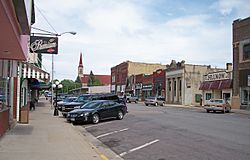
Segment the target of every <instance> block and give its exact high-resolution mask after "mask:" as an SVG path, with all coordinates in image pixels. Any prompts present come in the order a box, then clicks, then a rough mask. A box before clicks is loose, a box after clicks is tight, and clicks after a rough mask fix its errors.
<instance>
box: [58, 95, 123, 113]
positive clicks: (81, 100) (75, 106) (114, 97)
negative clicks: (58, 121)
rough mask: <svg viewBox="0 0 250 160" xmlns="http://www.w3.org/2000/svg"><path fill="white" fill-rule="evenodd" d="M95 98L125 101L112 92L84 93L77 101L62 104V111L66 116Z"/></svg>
mask: <svg viewBox="0 0 250 160" xmlns="http://www.w3.org/2000/svg"><path fill="white" fill-rule="evenodd" d="M93 100H112V101H114V102H118V103H122V104H123V103H124V102H123V101H120V100H119V98H118V96H117V95H115V94H110V93H106V94H105V93H101V94H83V95H81V96H79V97H78V98H77V99H76V100H75V101H73V102H70V103H66V104H64V105H63V106H62V109H61V112H62V114H63V116H64V117H66V115H67V113H68V112H70V111H72V110H74V109H79V108H80V107H81V106H82V105H84V104H85V103H87V102H89V101H93Z"/></svg>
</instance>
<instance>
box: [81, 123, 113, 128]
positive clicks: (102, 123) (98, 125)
mask: <svg viewBox="0 0 250 160" xmlns="http://www.w3.org/2000/svg"><path fill="white" fill-rule="evenodd" d="M109 123H112V122H106V123H100V124H95V125H91V126H86V127H84V128H85V129H87V128H91V127H97V126H102V125H105V124H109Z"/></svg>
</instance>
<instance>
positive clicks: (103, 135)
mask: <svg viewBox="0 0 250 160" xmlns="http://www.w3.org/2000/svg"><path fill="white" fill-rule="evenodd" d="M126 130H128V128H124V129H121V130H118V131H113V132H109V133H105V134H102V135H99V136H97V137H96V138H101V137H105V136H108V135H111V134H114V133H119V132H123V131H126Z"/></svg>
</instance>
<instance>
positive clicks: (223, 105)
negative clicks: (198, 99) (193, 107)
mask: <svg viewBox="0 0 250 160" xmlns="http://www.w3.org/2000/svg"><path fill="white" fill-rule="evenodd" d="M204 109H206V110H207V112H210V111H213V112H216V111H221V112H222V113H224V112H227V113H228V112H230V111H231V105H230V104H229V103H228V101H226V100H224V99H210V100H209V101H208V102H207V103H206V104H205V105H204Z"/></svg>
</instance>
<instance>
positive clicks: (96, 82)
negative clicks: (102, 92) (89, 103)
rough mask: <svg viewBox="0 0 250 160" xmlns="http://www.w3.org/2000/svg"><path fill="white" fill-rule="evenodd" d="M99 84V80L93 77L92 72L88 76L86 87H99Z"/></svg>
mask: <svg viewBox="0 0 250 160" xmlns="http://www.w3.org/2000/svg"><path fill="white" fill-rule="evenodd" d="M101 85H102V84H101V82H100V80H99V79H97V78H96V77H95V75H94V74H93V72H92V71H90V74H89V80H88V86H101Z"/></svg>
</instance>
